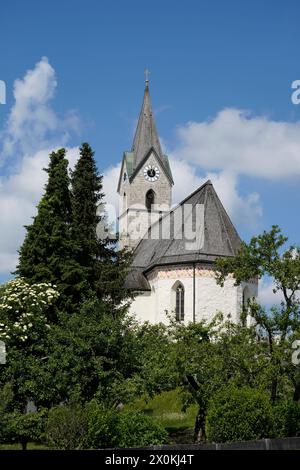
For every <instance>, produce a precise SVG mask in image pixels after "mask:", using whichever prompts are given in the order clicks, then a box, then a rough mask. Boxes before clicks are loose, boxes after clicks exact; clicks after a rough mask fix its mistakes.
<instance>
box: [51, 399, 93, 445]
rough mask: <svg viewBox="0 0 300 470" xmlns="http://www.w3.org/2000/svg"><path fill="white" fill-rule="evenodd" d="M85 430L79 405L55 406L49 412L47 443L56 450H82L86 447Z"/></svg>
mask: <svg viewBox="0 0 300 470" xmlns="http://www.w3.org/2000/svg"><path fill="white" fill-rule="evenodd" d="M87 429H88V427H87V418H86V414H85V410H84V409H83V408H82V407H81V405H70V406H56V407H54V408H51V410H50V411H49V417H48V420H47V425H46V438H47V443H48V444H49V446H50V447H54V448H56V449H82V448H84V447H85V445H86V435H87Z"/></svg>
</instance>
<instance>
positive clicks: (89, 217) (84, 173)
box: [71, 143, 129, 305]
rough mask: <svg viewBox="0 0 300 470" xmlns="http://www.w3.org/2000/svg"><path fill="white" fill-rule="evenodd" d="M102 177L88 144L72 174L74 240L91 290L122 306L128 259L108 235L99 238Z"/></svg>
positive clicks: (102, 210)
mask: <svg viewBox="0 0 300 470" xmlns="http://www.w3.org/2000/svg"><path fill="white" fill-rule="evenodd" d="M102 178H103V177H102V175H100V174H99V173H98V170H97V166H96V163H95V160H94V152H93V150H92V148H91V147H90V145H89V144H88V143H83V144H82V145H81V147H80V157H79V160H78V162H77V163H76V165H75V169H74V171H73V172H71V201H72V230H71V232H72V240H73V243H74V249H75V250H76V261H77V262H78V263H79V264H80V266H81V268H82V269H83V270H84V273H85V279H86V281H87V284H88V286H89V288H90V290H91V291H93V292H94V293H95V294H96V295H97V296H98V298H104V297H105V298H106V299H107V298H108V297H109V298H110V299H114V304H115V305H116V304H118V303H119V302H120V301H121V300H122V299H123V298H124V296H125V297H126V295H127V293H126V292H125V291H124V288H123V283H124V274H125V269H126V267H127V265H128V262H129V259H128V256H127V255H125V253H123V252H117V251H116V244H115V242H114V241H112V240H111V239H110V238H109V237H108V236H103V233H105V231H103V230H102V236H101V237H100V238H99V237H98V235H97V227H98V226H99V223H102V225H105V213H104V207H105V204H104V193H103V192H102Z"/></svg>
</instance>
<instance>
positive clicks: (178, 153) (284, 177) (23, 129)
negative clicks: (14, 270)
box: [0, 0, 300, 279]
mask: <svg viewBox="0 0 300 470" xmlns="http://www.w3.org/2000/svg"><path fill="white" fill-rule="evenodd" d="M299 13H300V4H299V2H297V1H296V0H287V1H276V2H274V1H268V0H265V1H251V2H250V1H243V2H241V1H232V0H227V1H226V2H224V1H221V0H219V1H212V0H211V1H208V0H205V1H199V0H198V1H194V0H187V1H185V2H182V1H174V0H173V1H169V0H164V1H157V0H152V1H151V2H142V1H132V0H127V1H126V2H125V1H120V0H119V1H114V0H110V1H108V0H107V1H103V0H102V1H96V0H85V1H78V0H73V1H66V0H60V1H57V0H53V1H51V2H40V1H37V0H35V1H33V0H27V1H26V2H21V1H15V0H10V1H7V0H5V1H3V2H1V7H0V24H1V29H0V58H1V62H0V80H4V81H5V82H6V86H7V103H6V105H0V139H1V140H0V178H1V179H0V181H1V185H2V193H1V192H0V204H1V195H2V206H1V207H2V209H1V210H2V214H4V213H5V212H6V213H8V215H7V214H6V216H5V214H4V215H3V216H2V219H1V216H0V220H1V225H2V232H5V233H8V234H9V233H12V232H13V233H14V236H15V239H14V240H15V241H14V242H12V241H10V242H9V243H8V242H7V240H6V239H5V234H4V235H2V236H1V235H0V252H1V250H2V254H3V256H4V254H5V253H6V255H7V253H8V251H9V253H10V255H9V256H12V253H13V251H14V246H17V244H18V243H20V241H21V240H22V236H23V232H22V231H21V228H18V226H22V224H23V223H28V221H29V220H28V217H29V214H30V211H31V212H33V213H34V204H35V203H36V199H38V197H39V196H40V191H41V190H39V189H38V187H36V189H35V191H33V190H32V191H31V193H30V188H29V189H28V187H29V186H30V184H28V178H29V180H30V179H31V178H32V180H34V181H35V180H36V181H39V177H38V172H39V171H40V170H39V164H38V161H40V167H42V166H44V164H43V163H44V160H43V159H44V153H45V152H47V151H48V150H49V149H50V148H51V146H56V145H66V146H68V148H70V149H73V150H70V157H71V158H70V159H71V160H72V158H73V160H74V158H75V157H74V156H73V157H72V155H73V154H74V152H75V151H74V148H76V147H77V145H78V144H79V143H80V142H82V141H88V142H90V143H91V145H92V146H93V147H94V149H95V151H96V158H97V162H98V165H99V169H100V170H101V171H103V172H105V174H106V175H107V187H108V189H107V194H108V199H109V200H111V201H112V202H113V199H114V195H113V194H112V193H113V191H112V189H111V188H113V189H114V178H116V174H117V169H116V165H117V164H118V163H119V161H120V159H121V156H122V152H123V150H126V149H129V148H130V147H131V141H132V134H133V131H134V126H135V123H136V119H137V117H138V113H139V109H140V105H141V100H142V94H143V87H144V75H143V71H144V69H145V68H146V67H147V68H149V69H150V71H151V74H150V89H151V96H152V103H153V107H154V110H155V115H156V121H157V127H158V130H159V134H160V136H161V138H162V141H163V144H164V146H165V148H166V150H167V152H168V153H169V155H170V157H171V163H172V162H173V168H174V178H175V186H176V188H175V190H174V196H175V199H176V198H177V199H180V198H181V197H183V196H184V195H187V193H188V192H190V191H192V190H193V189H195V188H194V187H192V186H195V185H197V184H198V183H201V182H202V180H203V179H205V178H206V177H207V176H212V180H213V183H214V179H215V182H216V184H215V187H216V189H217V191H218V193H219V194H220V196H221V199H222V201H223V202H224V205H225V207H226V208H227V209H228V212H229V213H230V215H231V217H232V219H233V220H234V222H235V224H236V226H237V228H238V231H239V232H240V234H241V235H242V237H243V238H245V239H249V237H250V236H251V235H253V234H254V233H257V232H260V231H261V230H263V229H265V228H266V229H267V228H269V227H270V226H271V224H275V223H276V224H279V225H280V226H281V227H282V228H283V230H284V232H285V233H286V234H287V235H288V236H289V237H290V240H291V242H293V243H298V244H300V235H299V220H298V217H297V214H298V212H299V205H300V191H299V179H300V105H298V106H296V105H294V104H292V102H291V93H292V90H291V83H292V82H293V81H294V80H296V79H300V62H299V53H298V49H299V43H300V24H299ZM43 57H46V58H47V60H48V62H47V61H46V59H44V62H41V60H42V58H43ZM41 64H42V65H41ZM45 64H46V65H45ZM47 64H48V65H47ZM41 68H42V69H43V73H40V72H41ZM29 70H31V71H35V72H34V73H36V77H37V78H36V80H41V82H39V83H41V86H42V87H44V88H43V90H44V92H43V93H44V95H43V96H42V97H41V95H39V96H37V97H36V96H35V97H34V109H35V112H36V115H35V117H34V118H32V116H30V113H31V112H32V106H31V101H30V100H32V99H33V98H32V97H30V99H29V100H27V101H26V105H24V94H25V92H24V90H25V91H26V90H27V88H26V86H27V85H28V83H27V82H29V79H28V77H27V82H26V80H25V77H26V73H27V72H28V71H29ZM16 79H21V80H23V88H22V86H21V85H22V84H21V85H20V87H19V93H18V92H16V85H14V83H15V80H16ZM34 83H35V86H36V87H38V86H39V85H38V84H37V83H36V82H34ZM26 92H27V91H26ZM45 95H47V96H45ZM26 96H27V95H26ZM18 100H19V101H18ZM18 103H19V104H18ZM21 113H23V114H22V117H20V116H21ZM41 113H45V114H44V115H43V118H44V119H45V121H47V116H50V121H51V119H52V120H53V123H54V124H53V125H52V126H51V125H50V126H48V127H47V124H46V122H45V123H44V128H43V129H42V132H39V129H38V130H37V126H36V125H33V126H32V123H35V124H36V122H37V120H38V116H40V115H41ZM16 115H17V116H18V126H19V127H18V128H17V134H18V135H17V137H15V136H14V135H13V133H14V131H15V129H16V126H15V121H14V119H16ZM45 116H46V117H45ZM9 122H10V124H9ZM230 123H232V125H231V126H230ZM32 128H34V129H35V131H33V130H32ZM7 136H8V137H7ZM6 138H8V140H9V141H10V142H11V141H12V140H13V145H12V147H11V148H10V150H7V147H6V148H5V146H4V144H3V142H5V139H6ZM18 139H19V141H17V140H18ZM24 142H26V143H27V145H26V146H25V144H24ZM30 144H31V145H32V148H31V149H30ZM38 152H40V157H38V156H37V155H38ZM72 152H73V153H72ZM75 153H76V152H75ZM273 155H274V157H273ZM31 157H32V160H30V162H31V164H32V173H30V174H29V175H28V172H27V174H25V173H26V169H25V166H26V164H27V163H28V158H31ZM26 158H27V160H26ZM38 158H40V160H38ZM281 169H282V172H281ZM34 172H36V173H34ZM16 175H17V176H18V178H19V179H18V178H16ZM26 178H27V180H26V182H25V179H26ZM176 179H177V180H176ZM18 181H21V182H22V183H21V185H20V186H18V189H17V190H16V192H17V193H18V194H17V195H16V200H14V197H13V196H14V194H13V191H14V188H16V187H17V185H18ZM25 183H26V184H25ZM36 184H37V186H38V183H36ZM40 186H41V187H42V182H41V183H40ZM20 188H21V189H20ZM22 188H23V189H22ZM0 189H1V186H0ZM22 191H24V192H23V193H22ZM29 193H30V194H29ZM8 194H9V198H8ZM22 201H27V202H26V204H27V205H26V207H25V208H24V210H23V206H22V204H23V202H22ZM9 204H11V206H10V207H9ZM24 204H25V203H24ZM8 207H9V208H8ZM14 207H17V210H16V213H15V216H14V219H15V220H14V223H12V221H11V220H8V217H9V215H10V214H11V213H12V212H11V211H13V210H14ZM3 208H4V209H3ZM5 208H6V209H5ZM32 215H33V214H32ZM6 225H7V229H6ZM16 233H17V235H15V234H16ZM9 238H10V239H12V238H13V237H12V236H10V237H9ZM14 244H15V245H14ZM6 255H5V256H4V258H5V259H4V258H3V257H2V258H1V254H0V264H1V259H2V268H1V266H0V272H1V274H0V278H1V279H6V278H7V277H8V276H9V274H8V272H9V266H10V265H12V264H13V261H12V260H11V258H8V257H7V256H8V255H7V256H6Z"/></svg>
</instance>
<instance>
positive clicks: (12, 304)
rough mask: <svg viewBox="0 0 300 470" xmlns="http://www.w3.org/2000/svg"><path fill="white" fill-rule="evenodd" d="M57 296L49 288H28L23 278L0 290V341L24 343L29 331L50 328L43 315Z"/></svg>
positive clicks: (48, 285) (42, 284) (57, 294)
mask: <svg viewBox="0 0 300 470" xmlns="http://www.w3.org/2000/svg"><path fill="white" fill-rule="evenodd" d="M55 287H56V286H55ZM58 296H59V293H58V291H57V290H56V288H54V286H52V285H51V284H49V283H45V282H43V283H38V284H33V285H29V284H28V283H27V282H26V281H25V279H23V278H18V279H14V280H12V281H9V282H8V283H6V284H5V285H3V286H0V340H1V339H5V340H8V339H10V338H14V339H15V340H20V341H22V342H24V341H26V340H27V339H28V338H29V337H30V331H31V330H34V329H35V328H50V325H48V324H47V323H46V317H45V312H46V309H47V307H48V306H50V305H51V304H53V303H54V302H55V300H56V299H57V298H58ZM25 332H26V334H24V333H25Z"/></svg>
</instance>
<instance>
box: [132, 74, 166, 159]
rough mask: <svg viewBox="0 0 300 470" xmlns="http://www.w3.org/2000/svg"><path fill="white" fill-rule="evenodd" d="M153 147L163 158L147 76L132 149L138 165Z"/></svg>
mask: <svg viewBox="0 0 300 470" xmlns="http://www.w3.org/2000/svg"><path fill="white" fill-rule="evenodd" d="M152 147H153V148H154V150H155V151H156V153H157V154H158V156H159V157H160V158H161V159H162V158H163V153H162V150H161V146H160V142H159V137H158V134H157V130H156V126H155V121H154V117H153V112H152V107H151V101H150V93H149V80H148V77H147V78H146V86H145V92H144V99H143V104H142V109H141V112H140V116H139V120H138V125H137V128H136V132H135V136H134V139H133V144H132V150H131V151H132V153H134V157H135V166H136V167H137V166H138V165H139V163H140V162H141V161H142V160H143V158H144V157H145V155H146V154H147V152H149V150H150V149H151V148H152Z"/></svg>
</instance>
